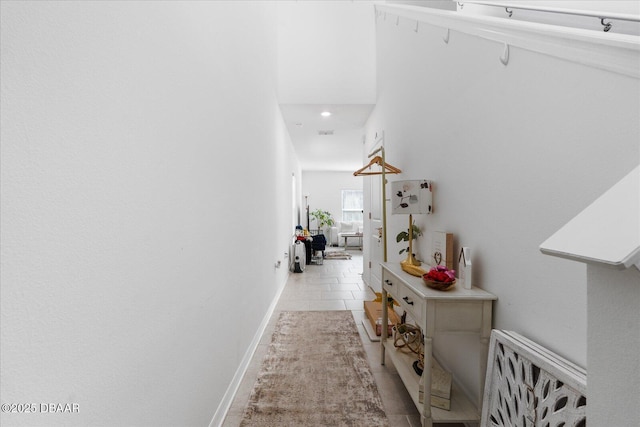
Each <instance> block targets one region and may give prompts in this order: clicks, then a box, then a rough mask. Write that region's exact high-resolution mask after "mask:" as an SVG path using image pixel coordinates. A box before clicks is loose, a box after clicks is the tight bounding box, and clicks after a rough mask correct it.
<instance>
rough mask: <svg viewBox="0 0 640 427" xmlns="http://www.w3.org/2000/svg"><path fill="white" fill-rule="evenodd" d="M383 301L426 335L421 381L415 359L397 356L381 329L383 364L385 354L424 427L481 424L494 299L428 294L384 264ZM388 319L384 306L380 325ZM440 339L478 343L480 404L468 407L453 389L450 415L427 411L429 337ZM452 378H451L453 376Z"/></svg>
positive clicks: (471, 292) (464, 293)
mask: <svg viewBox="0 0 640 427" xmlns="http://www.w3.org/2000/svg"><path fill="white" fill-rule="evenodd" d="M381 266H382V301H387V297H388V295H391V296H392V297H393V299H394V300H395V301H397V302H398V303H399V304H400V306H401V307H402V309H404V310H405V311H406V312H407V313H408V315H409V316H410V317H411V318H412V319H413V320H414V321H415V322H416V324H417V325H418V326H419V327H420V328H421V329H422V333H423V334H424V354H425V357H424V372H423V374H422V376H421V377H419V376H418V375H417V374H416V373H415V371H414V370H413V367H412V363H413V361H414V360H416V359H417V357H416V356H415V355H408V354H406V353H404V352H401V351H398V350H396V348H395V347H394V345H393V338H392V337H388V336H387V328H382V339H381V343H382V364H383V365H384V363H385V350H386V354H387V355H388V356H389V357H390V358H391V360H392V362H393V364H394V366H395V367H396V370H397V371H398V374H399V376H400V378H401V379H402V381H403V383H404V385H405V387H406V388H407V390H408V392H409V394H410V395H411V397H412V399H413V402H414V403H415V405H416V407H417V408H418V411H419V412H420V414H421V416H422V426H423V427H432V425H433V423H434V422H439V423H455V422H458V423H465V422H466V423H479V422H480V415H481V410H482V408H481V406H482V400H481V399H482V395H483V391H484V390H483V389H484V378H485V374H486V367H487V353H488V350H489V339H490V337H491V318H492V311H493V301H494V300H496V299H497V297H496V296H495V295H493V294H490V293H489V292H485V291H483V290H482V289H479V288H476V287H472V288H471V289H464V288H463V287H461V286H459V285H457V284H456V286H455V287H454V288H453V289H451V290H449V291H444V292H443V291H437V290H435V289H431V288H428V287H427V286H426V285H425V284H424V281H423V280H422V278H421V277H415V276H411V275H410V274H408V273H405V272H404V271H402V269H401V268H400V264H399V263H382V264H381ZM387 319H388V305H387V304H383V310H382V324H383V325H386V324H387ZM436 333H438V334H443V333H444V334H446V333H455V334H473V335H477V336H478V339H479V340H480V342H481V350H480V354H478V355H477V357H478V358H479V360H480V371H481V372H479V373H478V374H479V375H480V390H478V395H479V396H480V397H479V401H477V402H475V403H474V402H472V401H471V400H470V399H469V398H468V397H467V396H466V395H465V394H464V392H462V391H461V390H460V389H459V388H458V387H457V386H456V384H455V381H454V384H453V389H452V392H451V410H449V411H447V410H444V409H440V408H435V407H432V406H431V365H432V361H431V358H432V355H433V337H434V335H435V334H436ZM454 376H455V374H454ZM420 381H422V382H423V385H424V390H425V391H424V393H423V394H424V399H423V402H422V403H421V402H419V397H418V391H419V386H420Z"/></svg>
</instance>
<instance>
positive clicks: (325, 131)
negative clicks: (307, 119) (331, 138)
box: [318, 130, 333, 136]
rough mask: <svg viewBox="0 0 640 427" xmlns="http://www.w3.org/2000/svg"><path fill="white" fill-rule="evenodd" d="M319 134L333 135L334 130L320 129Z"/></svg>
mask: <svg viewBox="0 0 640 427" xmlns="http://www.w3.org/2000/svg"><path fill="white" fill-rule="evenodd" d="M318 135H321V136H322V135H333V131H332V130H319V131H318Z"/></svg>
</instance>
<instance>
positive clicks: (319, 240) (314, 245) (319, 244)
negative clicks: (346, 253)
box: [311, 234, 327, 259]
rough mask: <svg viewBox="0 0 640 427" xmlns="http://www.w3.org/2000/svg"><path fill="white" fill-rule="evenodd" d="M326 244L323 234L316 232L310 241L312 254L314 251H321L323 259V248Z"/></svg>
mask: <svg viewBox="0 0 640 427" xmlns="http://www.w3.org/2000/svg"><path fill="white" fill-rule="evenodd" d="M326 246H327V238H326V237H324V234H316V235H315V236H313V240H312V241H311V249H313V252H314V255H315V252H316V251H321V252H322V259H324V250H325V248H326Z"/></svg>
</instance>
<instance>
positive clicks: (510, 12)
mask: <svg viewBox="0 0 640 427" xmlns="http://www.w3.org/2000/svg"><path fill="white" fill-rule="evenodd" d="M504 11H505V12H507V15H509V18H511V15H513V10H511V9H509V8H508V7H505V8H504Z"/></svg>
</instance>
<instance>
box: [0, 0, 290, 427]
mask: <svg viewBox="0 0 640 427" xmlns="http://www.w3.org/2000/svg"><path fill="white" fill-rule="evenodd" d="M274 13H275V12H274V5H273V3H272V2H251V3H245V2H233V3H231V2H188V3H186V2H135V3H130V2H4V1H3V2H2V13H1V16H2V21H1V28H2V37H1V39H2V40H1V42H2V65H1V66H2V68H1V71H2V109H1V111H2V147H1V148H2V160H1V161H2V167H1V173H2V182H1V189H2V192H1V198H2V215H1V221H2V222H1V225H2V239H1V241H2V268H1V270H2V273H1V274H2V276H1V282H2V283H1V285H2V288H1V292H2V306H1V309H2V325H1V326H2V346H1V347H2V349H1V351H2V353H1V355H2V390H1V394H2V403H26V402H35V403H40V402H45V403H56V404H57V403H61V404H65V403H76V404H78V405H79V408H80V412H79V413H74V414H55V415H51V414H10V413H4V412H3V413H2V415H1V424H2V425H3V426H20V425H28V426H33V425H49V426H53V425H65V426H80V425H82V426H85V425H96V426H99V425H104V426H124V425H137V426H178V425H180V426H205V425H208V424H209V422H210V421H211V419H212V417H213V415H214V413H215V411H216V408H217V407H218V405H219V404H220V402H221V401H222V400H223V397H224V394H225V392H226V390H227V387H228V386H229V384H230V383H231V382H232V380H233V376H234V373H235V372H236V370H237V369H238V368H239V366H240V363H241V360H242V359H243V357H244V356H245V353H246V351H247V349H248V348H249V347H250V344H251V341H252V340H253V339H254V336H255V334H256V331H257V330H258V329H259V326H260V324H261V322H262V321H263V317H264V316H265V314H266V313H267V310H268V308H269V304H270V303H271V301H272V300H273V299H274V297H275V296H276V295H277V293H278V291H279V289H280V288H281V287H282V286H283V285H284V282H285V280H286V276H287V272H286V268H281V269H276V268H274V263H275V262H276V261H277V260H278V259H282V260H284V253H285V251H287V250H288V238H289V236H290V234H291V230H292V224H293V218H292V209H291V206H292V203H291V200H292V197H293V195H292V194H291V191H292V190H291V189H292V185H291V175H292V173H295V175H296V177H297V178H296V179H297V180H298V181H299V177H300V171H299V170H298V167H297V161H296V158H295V155H294V154H293V152H292V148H291V144H290V141H289V140H288V137H287V135H286V131H285V129H284V126H283V124H282V119H281V116H280V113H279V109H278V104H277V99H276V96H275V87H276V84H275V82H276V69H277V64H276V58H277V52H276V37H277V34H276V30H275V27H274V25H273V21H274V18H275V15H274ZM297 188H298V189H299V188H300V185H299V182H298V186H297ZM295 198H296V200H299V199H300V196H299V194H298V195H296V197H295ZM257 223H261V224H263V225H264V224H269V226H267V227H260V244H259V245H256V244H248V243H247V239H246V234H245V233H244V232H245V231H246V230H247V229H251V227H252V226H255V225H256V224H257ZM265 253H266V254H269V256H264V254H265ZM247 263H250V265H251V268H246V265H247ZM285 265H286V262H285Z"/></svg>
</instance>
